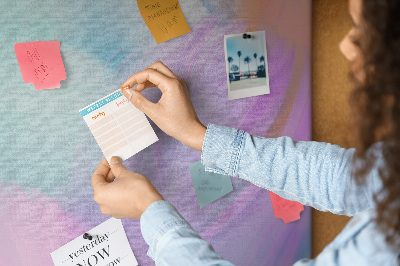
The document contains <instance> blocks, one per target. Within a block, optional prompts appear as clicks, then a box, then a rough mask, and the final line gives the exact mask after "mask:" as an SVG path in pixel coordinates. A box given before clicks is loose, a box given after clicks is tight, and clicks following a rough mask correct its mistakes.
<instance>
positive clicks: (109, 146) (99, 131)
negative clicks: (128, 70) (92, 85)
mask: <svg viewBox="0 0 400 266" xmlns="http://www.w3.org/2000/svg"><path fill="white" fill-rule="evenodd" d="M79 112H80V114H81V115H82V116H83V119H84V120H85V122H86V124H87V125H88V127H89V129H90V131H91V132H92V134H93V136H94V138H95V139H96V141H97V143H98V144H99V146H100V149H101V150H102V152H103V154H104V156H105V157H106V159H107V161H110V159H111V157H112V156H118V157H120V158H121V159H122V160H126V159H128V158H129V157H131V156H132V155H134V154H136V153H138V152H139V151H141V150H143V149H144V148H146V147H148V146H150V145H151V144H153V143H154V142H156V141H157V140H158V138H157V136H156V134H155V133H154V130H153V128H152V127H151V125H150V123H149V121H148V120H147V118H146V116H145V114H144V113H142V112H141V111H139V109H137V108H136V107H135V106H134V105H133V104H132V103H131V102H129V100H128V99H127V98H126V97H125V96H124V95H123V94H122V93H121V92H120V91H119V90H117V91H115V92H113V93H111V94H109V95H107V96H106V97H104V98H102V99H100V100H98V101H97V102H95V103H92V104H90V105H89V106H87V107H85V108H83V109H82V110H80V111H79Z"/></svg>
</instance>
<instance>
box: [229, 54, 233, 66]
mask: <svg viewBox="0 0 400 266" xmlns="http://www.w3.org/2000/svg"><path fill="white" fill-rule="evenodd" d="M232 61H233V58H232V56H229V57H228V64H229V69H231V63H232Z"/></svg>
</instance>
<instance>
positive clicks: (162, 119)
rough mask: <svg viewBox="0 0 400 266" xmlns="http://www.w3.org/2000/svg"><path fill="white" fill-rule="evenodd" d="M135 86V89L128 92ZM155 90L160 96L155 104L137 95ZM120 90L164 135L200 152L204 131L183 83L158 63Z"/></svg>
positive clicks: (133, 76) (126, 83)
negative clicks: (148, 89) (151, 89)
mask: <svg viewBox="0 0 400 266" xmlns="http://www.w3.org/2000/svg"><path fill="white" fill-rule="evenodd" d="M135 85H136V89H135V90H134V89H130V88H132V87H133V86H135ZM150 87H157V88H159V89H160V90H161V92H162V96H161V99H160V100H159V101H158V102H157V103H152V102H150V101H149V100H147V99H146V98H145V97H144V96H143V95H142V94H141V93H140V92H141V91H143V90H145V89H146V88H150ZM121 90H122V92H123V94H124V95H125V97H127V98H128V99H129V100H130V101H131V102H132V103H133V104H134V105H135V106H136V108H138V109H139V110H141V111H142V112H143V113H145V114H146V115H147V116H148V117H149V118H150V119H151V120H153V121H154V123H156V124H157V126H158V127H159V128H160V129H161V130H162V131H164V132H165V133H166V134H167V135H169V136H171V137H173V138H175V139H177V140H178V141H180V142H182V143H183V144H185V145H187V146H189V147H191V148H193V149H196V150H199V151H201V150H202V146H203V141H204V136H205V133H206V130H207V128H206V127H205V126H204V125H203V124H202V123H201V122H200V120H199V118H198V117H197V114H196V111H195V110H194V107H193V105H192V102H191V100H190V96H189V92H188V89H187V86H186V84H185V82H183V81H182V80H181V79H180V78H179V77H178V76H176V75H175V74H174V73H173V72H172V71H171V70H170V69H169V68H168V67H167V66H165V65H164V64H163V63H161V62H156V63H155V64H153V65H151V66H150V67H148V68H147V69H146V70H144V71H142V72H139V73H136V74H134V75H132V76H131V77H130V78H128V79H127V80H126V81H125V82H124V83H123V84H122V86H121Z"/></svg>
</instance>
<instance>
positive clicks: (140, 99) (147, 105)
mask: <svg viewBox="0 0 400 266" xmlns="http://www.w3.org/2000/svg"><path fill="white" fill-rule="evenodd" d="M123 94H124V96H125V97H126V98H128V99H129V100H130V102H131V103H133V105H134V106H135V107H136V108H137V109H139V110H140V111H142V112H143V113H145V114H146V115H148V113H149V111H150V110H151V109H152V108H154V105H155V104H154V103H152V102H150V101H149V100H147V99H146V97H144V96H143V95H142V94H141V93H140V92H138V91H135V90H133V89H129V90H124V91H123Z"/></svg>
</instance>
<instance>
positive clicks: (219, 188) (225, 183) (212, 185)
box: [190, 162, 233, 208]
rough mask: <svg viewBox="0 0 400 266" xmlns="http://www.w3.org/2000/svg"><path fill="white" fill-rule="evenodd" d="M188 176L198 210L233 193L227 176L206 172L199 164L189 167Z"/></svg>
mask: <svg viewBox="0 0 400 266" xmlns="http://www.w3.org/2000/svg"><path fill="white" fill-rule="evenodd" d="M190 174H191V176H192V179H193V185H194V189H195V191H196V196H197V201H198V202H199V205H200V208H203V207H204V206H206V205H208V204H210V203H211V202H213V201H216V200H217V199H219V198H221V197H223V196H225V195H226V194H228V193H229V192H232V191H233V187H232V181H231V178H230V177H229V176H226V175H220V174H215V173H211V172H206V171H205V167H204V165H202V164H201V162H197V163H194V164H192V165H191V166H190Z"/></svg>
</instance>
